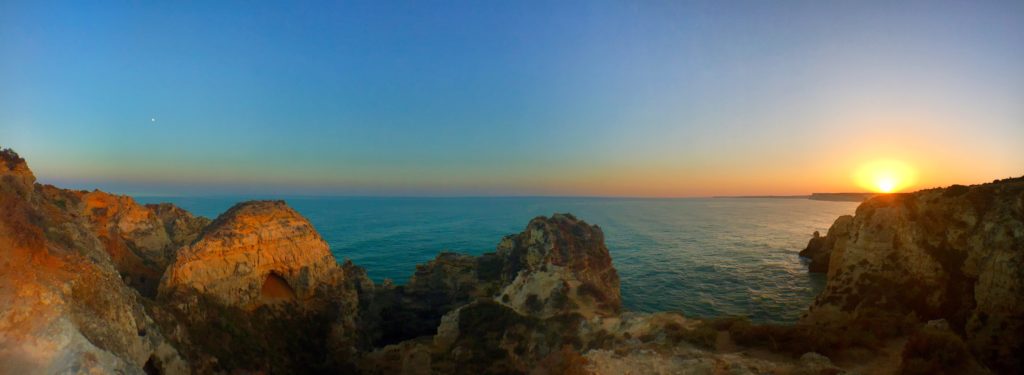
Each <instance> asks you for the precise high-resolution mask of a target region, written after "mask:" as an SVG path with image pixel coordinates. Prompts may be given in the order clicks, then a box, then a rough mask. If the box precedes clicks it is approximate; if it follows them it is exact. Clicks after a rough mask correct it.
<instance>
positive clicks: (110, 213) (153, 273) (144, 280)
mask: <svg viewBox="0 0 1024 375" xmlns="http://www.w3.org/2000/svg"><path fill="white" fill-rule="evenodd" d="M74 201H75V202H77V203H78V204H77V206H78V207H76V208H77V209H78V210H80V214H81V215H82V216H83V217H84V218H86V219H87V220H88V221H89V222H90V223H91V224H92V229H93V231H94V232H95V233H96V236H97V237H98V238H99V239H100V241H102V242H103V245H104V248H105V249H106V251H107V253H109V254H110V257H111V259H112V260H113V261H114V264H115V266H117V269H118V271H119V272H120V273H121V275H122V276H123V277H124V279H125V282H126V283H127V284H128V285H129V286H132V287H135V288H136V289H138V290H139V291H140V292H142V294H143V295H146V296H149V297H153V296H154V295H155V294H156V287H157V285H158V284H159V282H160V277H161V275H163V273H164V270H165V269H166V268H167V266H168V265H170V263H171V262H172V261H173V260H174V256H175V253H176V250H177V249H178V248H179V247H180V246H181V245H183V244H184V241H173V240H172V238H171V236H170V235H169V234H168V231H167V226H165V223H164V222H163V221H162V220H161V219H160V217H159V216H158V215H157V213H156V212H154V211H153V210H151V209H149V208H147V207H145V206H142V205H139V204H138V203H136V202H135V200H134V199H132V198H131V197H128V196H120V195H113V194H107V193H104V192H102V191H98V190H97V191H93V192H89V193H84V194H80V195H78V197H76V199H75V200H74ZM199 229H201V228H193V229H192V233H191V234H190V235H191V236H193V237H194V236H195V235H196V234H198V231H199ZM179 238H180V236H179Z"/></svg>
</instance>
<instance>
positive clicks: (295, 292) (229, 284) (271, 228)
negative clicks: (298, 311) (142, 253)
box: [160, 201, 340, 309]
mask: <svg viewBox="0 0 1024 375" xmlns="http://www.w3.org/2000/svg"><path fill="white" fill-rule="evenodd" d="M339 277H340V269H339V267H338V264H337V261H336V260H335V259H334V256H333V255H331V252H330V249H329V248H328V246H327V243H326V242H324V240H323V238H321V237H320V234H319V233H317V231H316V230H315V229H314V228H313V226H312V225H310V224H309V221H307V220H306V219H305V218H303V217H302V216H301V215H299V213H298V212H295V210H293V209H292V208H291V207H288V205H286V204H285V203H284V202H283V201H251V202H245V203H240V204H238V205H235V206H234V207H232V208H231V209H229V210H228V211H227V212H225V213H224V214H223V215H221V216H220V217H218V218H217V219H216V220H215V221H214V222H213V223H212V224H210V226H209V227H208V228H207V229H206V231H205V232H204V233H203V235H202V237H200V238H199V239H198V240H197V241H196V242H195V243H193V244H192V245H189V246H188V247H186V248H184V249H182V250H181V252H180V253H179V254H178V256H177V259H176V260H175V262H174V263H173V264H172V265H171V266H170V267H169V268H168V269H167V272H166V274H165V275H164V278H163V280H162V282H161V284H160V294H161V296H169V295H171V294H174V293H179V292H195V293H198V294H201V295H204V296H208V297H212V298H214V299H215V300H217V301H219V302H220V303H222V304H224V305H227V306H235V307H243V308H249V309H251V308H256V307H258V306H260V305H265V304H273V303H278V302H282V301H293V302H297V303H299V304H300V305H301V304H304V303H307V302H313V300H315V299H317V297H318V296H325V295H327V294H329V292H330V290H329V289H330V287H331V286H332V285H334V284H335V283H336V282H337V280H338V278H339ZM268 284H269V285H268ZM321 292H322V293H321Z"/></svg>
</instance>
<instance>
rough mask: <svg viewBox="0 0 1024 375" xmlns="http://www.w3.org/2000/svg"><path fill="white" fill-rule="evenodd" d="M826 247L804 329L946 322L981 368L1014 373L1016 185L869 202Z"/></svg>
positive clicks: (1023, 210)
mask: <svg viewBox="0 0 1024 375" xmlns="http://www.w3.org/2000/svg"><path fill="white" fill-rule="evenodd" d="M826 239H827V240H828V243H829V245H828V246H827V247H829V249H828V250H830V258H831V259H830V261H829V266H828V284H827V286H826V288H825V290H824V291H823V292H822V293H821V294H820V295H819V296H818V297H817V299H816V300H815V302H814V304H813V305H812V306H811V308H810V310H809V312H808V314H807V316H806V317H805V318H804V321H805V322H813V323H820V324H829V323H833V324H836V323H838V324H843V322H846V321H848V320H849V319H851V318H857V317H861V318H863V317H873V316H881V315H893V314H896V315H900V314H903V315H906V314H912V315H913V316H914V317H916V318H918V319H921V320H931V319H940V318H941V319H946V320H947V321H949V323H950V327H951V328H952V329H953V331H955V332H957V333H958V334H960V335H961V336H962V337H964V338H965V339H966V342H967V343H968V345H969V346H970V348H971V349H972V351H973V353H974V354H975V355H976V356H977V357H978V358H979V359H981V360H982V361H983V362H985V363H987V364H988V365H989V366H990V367H991V368H993V369H997V370H999V371H1002V372H1007V373H1019V371H1022V370H1024V367H1022V362H1021V358H1024V346H1022V345H1024V298H1022V296H1024V178H1018V179H1010V180H1002V181H996V182H993V183H989V184H983V185H975V186H960V185H954V186H951V187H948V188H944V189H930V190H923V191H920V192H916V193H909V194H892V195H882V196H878V197H875V198H873V199H871V200H868V201H866V202H864V203H863V204H861V205H860V207H858V208H857V212H856V216H854V217H853V218H852V219H844V218H840V220H837V221H836V223H835V224H834V225H833V227H832V229H830V230H829V234H828V235H827V237H826Z"/></svg>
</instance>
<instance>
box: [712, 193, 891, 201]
mask: <svg viewBox="0 0 1024 375" xmlns="http://www.w3.org/2000/svg"><path fill="white" fill-rule="evenodd" d="M877 195H879V193H811V195H719V196H714V197H712V198H762V199H810V200H814V201H833V202H863V201H866V200H868V199H871V198H873V197H875V196H877Z"/></svg>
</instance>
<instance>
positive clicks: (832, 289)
mask: <svg viewBox="0 0 1024 375" xmlns="http://www.w3.org/2000/svg"><path fill="white" fill-rule="evenodd" d="M1022 186H1024V180H1020V179H1018V180H1009V181H1001V182H998V183H993V184H986V185H980V186H972V187H957V186H954V187H951V188H947V189H935V190H927V191H922V192H919V193H914V194H903V195H886V196H879V197H876V198H873V199H871V200H869V201H867V202H865V203H863V204H862V205H861V206H860V208H858V210H857V213H856V215H855V216H844V217H840V218H839V219H837V220H836V221H835V223H834V224H833V226H832V228H831V229H830V230H829V231H828V233H827V234H826V235H825V236H815V237H814V238H813V239H812V240H811V241H810V243H809V245H808V251H807V252H805V253H802V255H805V256H807V257H809V258H811V259H812V262H811V266H812V267H814V269H815V270H816V271H823V272H827V273H828V285H827V287H826V290H825V291H823V292H822V294H821V295H820V296H818V298H817V299H816V300H815V302H814V304H813V305H812V306H811V307H810V309H809V310H808V312H807V314H806V315H805V317H804V318H803V319H802V320H801V321H800V322H798V323H796V324H791V325H760V324H754V323H751V322H750V321H748V320H746V319H744V318H739V317H717V318H708V319H697V318H693V317H688V316H684V315H683V314H681V313H678V312H662V313H653V314H648V313H635V312H628V311H624V310H623V308H622V296H621V292H620V288H619V275H618V273H617V271H616V270H615V268H614V265H613V263H612V258H611V255H610V253H609V251H608V248H607V247H606V245H605V242H604V233H603V231H602V230H601V228H600V227H598V226H596V225H591V224H588V223H587V222H585V221H583V220H580V219H578V218H576V217H575V216H573V215H570V214H554V215H552V216H548V217H543V216H542V217H537V218H534V219H533V220H531V221H530V222H529V223H528V224H527V225H526V227H525V228H524V229H523V231H521V232H520V233H517V234H512V235H509V236H506V237H505V238H503V239H501V240H500V241H498V243H497V245H496V247H495V248H494V251H492V252H488V253H484V254H482V255H479V256H472V255H465V254H457V253H447V252H446V253H441V254H439V255H438V256H437V257H436V258H435V259H434V260H432V261H430V262H427V263H425V264H422V265H419V266H417V267H416V269H415V270H414V273H413V275H412V277H411V278H410V279H409V281H408V282H407V283H405V284H404V285H394V284H393V283H390V282H385V283H382V284H379V285H378V284H375V283H374V282H373V281H371V280H370V279H369V278H368V277H367V276H366V272H365V270H363V269H362V268H360V267H359V266H358V265H355V264H353V263H352V262H350V261H345V262H340V263H339V262H338V260H337V259H335V257H334V255H332V253H331V252H330V249H329V248H328V245H327V244H326V242H325V241H324V240H323V238H322V237H321V236H320V234H319V233H318V232H317V231H316V229H315V228H314V227H313V226H312V225H311V224H310V223H309V221H308V220H306V219H305V218H304V217H302V216H301V215H300V214H299V213H298V212H296V211H295V210H294V209H292V208H291V207H289V206H288V205H287V204H286V203H285V202H282V201H250V202H242V203H239V204H237V205H235V206H234V207H232V208H231V209H229V210H228V211H226V212H225V213H223V214H222V215H220V216H219V217H217V218H216V219H214V220H212V221H211V220H209V219H206V218H201V217H195V216H193V215H191V214H189V213H188V212H187V211H185V210H182V209H181V208H178V207H175V206H173V205H170V204H159V205H139V204H137V203H135V201H134V200H132V199H131V198H130V197H125V196H116V195H111V194H107V193H103V192H99V191H93V192H82V191H74V190H65V189H60V188H56V187H53V186H49V185H41V184H37V183H36V182H35V177H34V176H33V175H32V172H31V170H30V169H29V168H28V165H27V164H26V163H25V161H24V160H23V159H21V158H20V157H18V155H17V154H15V153H14V152H12V151H9V150H4V151H2V152H0V373H127V374H143V373H149V374H152V373H160V374H187V373H202V374H205V373H249V372H255V373H260V372H262V373H285V374H287V373H320V372H328V373H367V374H431V373H436V374H447V373H461V374H468V373H474V374H475V373H534V374H569V373H572V374H622V373H640V374H646V373H663V374H668V373H693V374H721V373H734V374H762V373H773V374H837V373H843V372H844V371H850V372H853V373H908V374H913V373H936V372H946V373H979V374H983V373H989V371H995V372H998V373H1016V372H1017V371H1019V370H1020V363H1019V362H1018V360H1017V358H1020V356H1021V353H1020V341H1019V340H1020V339H1021V337H1024V335H1022V334H1021V331H1020V330H1021V316H1022V314H1021V306H1022V304H1021V293H1020V292H1021V289H1020V288H1021V282H1022V281H1021V280H1022V279H1021V273H1022V265H1021V264H1020V260H1021V256H1022V255H1021V249H1022V248H1024V247H1022V245H1021V244H1022V241H1021V239H1022V238H1024V226H1022V222H1024V215H1022V212H1024V203H1022V200H1024V193H1022V192H1024V187H1022ZM342 255H344V254H342ZM411 271H413V270H411Z"/></svg>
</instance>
